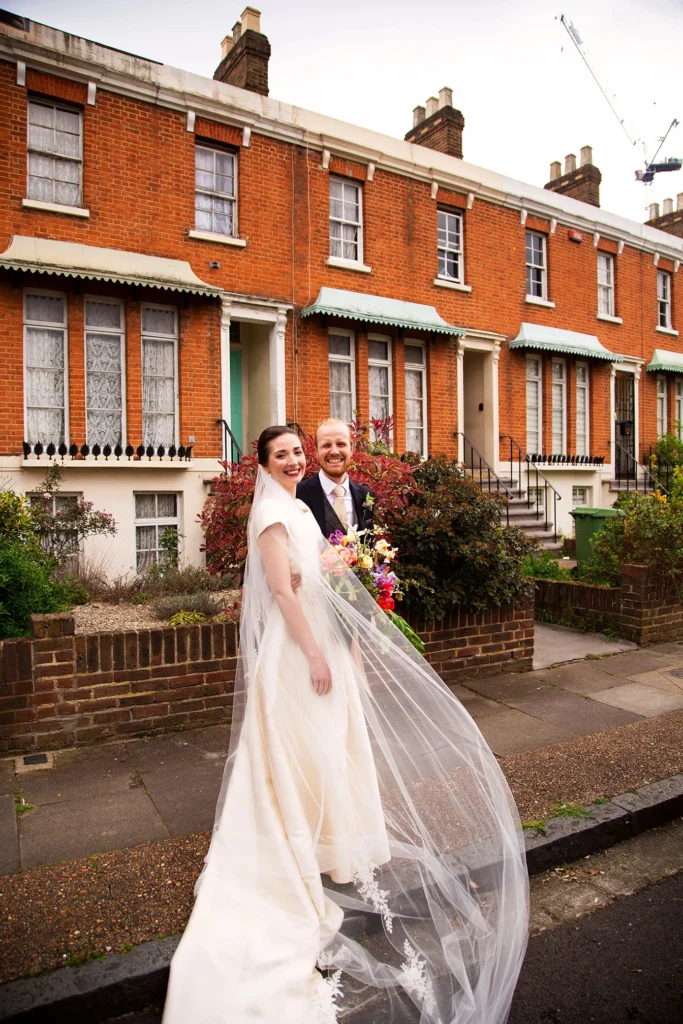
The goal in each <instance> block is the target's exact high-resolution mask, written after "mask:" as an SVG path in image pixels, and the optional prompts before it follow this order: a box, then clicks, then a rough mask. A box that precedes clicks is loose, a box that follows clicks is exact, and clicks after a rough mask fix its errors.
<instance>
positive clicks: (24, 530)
mask: <svg viewBox="0 0 683 1024" xmlns="http://www.w3.org/2000/svg"><path fill="white" fill-rule="evenodd" d="M32 536H33V521H32V519H31V510H30V508H29V506H28V505H27V503H26V500H25V499H24V498H22V496H21V495H20V494H16V493H15V492H14V491H0V541H3V540H6V541H10V540H20V541H24V542H26V541H28V540H30V539H31V538H32Z"/></svg>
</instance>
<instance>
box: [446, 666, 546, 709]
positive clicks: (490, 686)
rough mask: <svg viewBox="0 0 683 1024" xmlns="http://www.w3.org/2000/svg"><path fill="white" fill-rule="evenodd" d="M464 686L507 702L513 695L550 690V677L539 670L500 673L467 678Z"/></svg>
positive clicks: (523, 695)
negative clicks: (478, 677) (479, 677)
mask: <svg viewBox="0 0 683 1024" xmlns="http://www.w3.org/2000/svg"><path fill="white" fill-rule="evenodd" d="M464 686H465V687H466V688H467V689H468V690H474V691H475V692H476V693H478V694H480V695H481V696H483V697H490V698H491V699H492V700H495V701H503V702H504V703H507V701H509V700H510V699H513V698H515V697H527V696H532V695H533V696H536V695H538V694H542V693H550V692H551V691H552V688H553V687H552V681H551V677H550V676H548V675H547V674H544V675H542V674H541V673H540V672H522V673H519V674H512V673H510V672H505V673H501V674H500V675H496V676H485V677H484V678H483V679H468V680H467V682H466V683H465V684H464Z"/></svg>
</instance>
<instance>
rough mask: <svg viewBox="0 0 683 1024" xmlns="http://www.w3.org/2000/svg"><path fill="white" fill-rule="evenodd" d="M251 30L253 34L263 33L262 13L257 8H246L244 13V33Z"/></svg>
mask: <svg viewBox="0 0 683 1024" xmlns="http://www.w3.org/2000/svg"><path fill="white" fill-rule="evenodd" d="M248 29H251V31H252V32H260V31H261V12H260V11H257V10H256V8H255V7H245V8H244V10H243V11H242V31H243V32H246V31H247V30H248Z"/></svg>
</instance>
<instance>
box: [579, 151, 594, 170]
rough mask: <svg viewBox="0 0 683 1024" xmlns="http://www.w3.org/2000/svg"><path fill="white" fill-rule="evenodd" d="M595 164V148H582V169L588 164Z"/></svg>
mask: <svg viewBox="0 0 683 1024" xmlns="http://www.w3.org/2000/svg"><path fill="white" fill-rule="evenodd" d="M592 163H593V147H592V146H582V147H581V167H585V166H586V164H592Z"/></svg>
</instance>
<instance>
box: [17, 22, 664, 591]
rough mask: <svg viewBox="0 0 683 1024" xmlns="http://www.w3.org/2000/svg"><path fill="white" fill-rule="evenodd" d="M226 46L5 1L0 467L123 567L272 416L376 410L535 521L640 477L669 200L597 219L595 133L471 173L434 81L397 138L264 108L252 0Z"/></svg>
mask: <svg viewBox="0 0 683 1024" xmlns="http://www.w3.org/2000/svg"><path fill="white" fill-rule="evenodd" d="M222 46H223V54H222V59H221V61H220V63H219V65H218V67H217V69H216V72H215V74H214V77H213V79H209V78H202V77H199V76H197V75H193V74H189V73H187V72H184V71H180V70H178V69H176V68H172V67H169V66H166V65H164V64H159V63H156V62H154V61H151V60H146V59H144V58H142V57H137V56H134V55H132V54H129V53H123V52H121V51H119V50H116V49H113V48H111V47H108V46H106V45H104V44H99V43H93V42H90V41H89V40H86V39H81V38H78V37H75V36H73V35H69V34H67V33H64V32H61V31H59V30H58V29H54V28H50V27H47V26H45V25H42V24H38V23H36V22H32V21H29V20H28V19H25V18H22V17H19V16H16V15H14V14H11V13H8V12H0V107H1V109H2V115H3V116H2V117H1V118H0V322H1V323H2V333H1V335H0V346H1V348H2V379H3V385H4V386H3V402H2V406H1V408H0V474H1V475H2V476H3V479H5V480H6V481H9V482H10V483H11V484H12V485H13V486H15V487H17V488H18V489H20V490H22V491H26V492H31V491H33V490H34V489H35V488H36V487H37V486H38V484H39V482H40V480H41V478H42V476H43V475H44V471H45V466H46V465H47V464H48V463H49V461H50V460H57V461H58V462H59V463H60V465H62V466H63V470H64V493H65V495H68V494H85V495H87V496H88V497H89V498H91V499H92V500H94V501H95V503H96V504H97V505H98V506H99V507H100V508H105V509H106V510H108V511H109V512H112V513H113V514H114V516H115V517H116V519H117V521H118V524H119V532H118V534H117V537H116V538H115V540H113V541H112V540H111V539H107V540H104V541H103V540H102V539H97V540H96V541H93V543H92V547H91V548H90V549H89V551H87V552H85V555H86V556H93V557H97V558H98V559H99V560H100V561H101V562H103V563H104V564H105V565H106V568H107V570H108V572H109V573H110V574H111V575H119V574H121V573H127V572H130V571H135V570H136V569H139V568H141V567H144V566H146V565H148V564H149V563H150V562H153V561H154V560H156V559H157V558H158V557H159V538H160V535H161V532H162V530H163V529H164V528H165V527H167V526H171V527H175V528H177V529H178V530H179V532H180V533H181V534H182V536H183V541H182V552H183V555H182V557H183V559H184V560H185V561H187V562H200V561H201V558H202V555H201V553H200V544H201V532H200V529H199V526H198V525H197V522H196V517H197V514H198V512H199V511H200V510H201V508H202V505H203V502H204V500H205V497H206V495H207V493H208V487H209V482H210V480H211V478H212V477H213V476H214V475H215V474H216V472H218V471H219V468H220V467H219V460H220V459H222V458H226V457H227V458H231V457H233V456H235V455H236V454H237V453H238V451H239V450H245V449H248V447H249V444H250V441H251V440H252V439H253V438H255V437H256V436H257V434H258V433H259V431H260V430H261V429H262V428H263V427H264V426H265V425H267V424H268V423H271V422H278V421H283V420H287V421H290V422H292V423H295V424H297V425H299V426H300V427H301V429H303V430H304V431H310V430H312V428H313V427H314V426H315V424H316V422H317V421H318V420H320V419H321V418H323V417H325V416H326V415H329V414H330V413H332V414H333V415H337V416H341V417H343V418H345V419H350V418H351V416H352V414H353V412H354V410H357V411H358V414H359V415H360V416H362V417H366V418H367V417H369V416H376V417H379V416H384V415H387V414H391V415H393V417H394V431H395V434H394V443H395V446H396V448H397V449H398V450H404V449H410V450H413V451H417V452H419V453H420V454H421V455H423V456H427V455H428V454H430V453H434V452H441V451H444V452H448V453H449V454H451V455H454V456H456V455H457V456H459V457H460V458H461V459H464V460H465V461H466V463H467V465H468V466H469V467H470V468H471V470H472V471H473V472H474V473H475V476H476V477H477V479H481V480H482V483H483V484H484V486H493V487H502V488H503V489H504V490H505V489H506V488H508V489H510V490H511V491H512V492H513V494H514V502H516V503H517V504H518V505H519V506H520V507H519V508H518V509H517V513H518V516H521V519H520V521H523V522H527V525H528V528H529V529H535V531H536V532H538V533H540V534H545V535H546V536H548V537H551V536H553V535H554V531H555V528H556V527H559V528H560V529H562V530H564V531H565V532H567V533H570V532H571V528H572V526H571V519H570V517H569V515H568V513H569V510H571V509H572V508H573V507H574V506H575V505H577V504H593V505H606V504H611V503H612V502H613V500H614V497H615V488H616V487H618V486H621V485H623V481H624V480H628V481H631V480H633V479H635V477H636V476H639V478H640V479H642V475H643V470H642V468H641V465H642V462H643V460H644V459H645V458H646V454H647V452H648V450H649V447H650V446H651V445H652V444H653V443H654V442H656V440H657V437H658V435H661V434H662V433H664V432H666V431H668V430H672V429H679V427H678V424H679V423H680V421H681V420H683V345H681V342H680V339H679V333H678V332H679V329H681V327H683V320H682V318H683V299H682V300H681V301H679V300H678V291H679V280H678V277H677V273H678V269H679V263H680V259H681V251H682V248H683V240H682V239H681V238H680V237H678V236H677V235H676V231H677V230H678V228H679V227H680V223H682V222H681V218H680V216H679V217H678V218H677V216H676V212H677V211H674V209H673V204H671V203H668V204H667V205H666V206H665V210H664V214H663V215H662V216H660V215H659V210H653V211H652V222H651V223H649V224H647V225H642V224H637V223H634V222H632V221H629V220H625V219H623V218H621V217H618V216H615V215H613V214H610V213H607V212H606V211H604V210H601V209H600V207H599V186H600V172H599V170H598V169H597V167H595V166H594V164H593V160H592V154H591V151H590V149H589V148H588V147H586V148H584V149H583V150H581V157H580V160H579V161H578V162H577V160H576V158H575V157H573V156H571V155H570V156H569V157H567V160H566V163H565V167H564V169H563V168H562V167H560V165H559V164H558V163H554V164H553V165H552V166H551V175H550V181H549V182H548V183H547V184H546V185H545V187H537V186H534V185H528V184H524V183H522V182H518V181H514V180H511V179H509V178H506V177H505V176H504V175H502V174H500V173H496V172H494V171H489V170H485V169H482V168H479V167H476V166H473V165H471V164H468V163H466V162H465V161H464V159H463V134H464V127H465V121H464V118H463V115H462V114H461V112H460V111H459V110H457V109H456V108H454V106H453V100H452V95H451V91H450V90H449V89H442V90H441V92H440V93H439V96H438V98H435V97H433V98H430V99H429V100H427V103H426V107H417V108H416V110H415V111H414V113H413V126H412V128H410V130H409V131H408V133H407V135H406V137H405V140H399V139H394V138H390V137H387V136H384V135H381V134H378V133H376V132H372V131H368V130H366V129H364V128H361V127H358V126H354V125H350V124H345V123H343V122H340V121H337V120H334V119H332V118H329V117H325V116H324V115H322V114H318V113H314V112H311V111H309V110H304V109H299V108H295V107H292V106H289V105H287V104H285V103H280V102H278V101H277V100H275V99H272V98H270V97H269V95H268V58H269V55H270V44H269V41H268V39H267V38H266V36H265V35H264V34H262V33H261V29H260V16H259V12H258V11H255V10H254V9H253V8H249V7H248V8H247V9H246V10H245V11H244V13H243V15H242V19H241V22H238V23H237V25H236V26H235V29H234V30H233V33H232V35H231V36H227V37H226V38H225V39H224V41H223V44H222ZM681 199H683V197H679V200H681ZM681 205H682V204H681V202H679V203H678V206H679V207H680V206H681ZM662 228H665V229H666V230H662ZM537 470H538V471H537ZM520 493H521V494H522V496H523V500H522V502H521V505H520V501H519V495H520ZM514 502H513V505H514ZM546 527H547V529H546Z"/></svg>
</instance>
